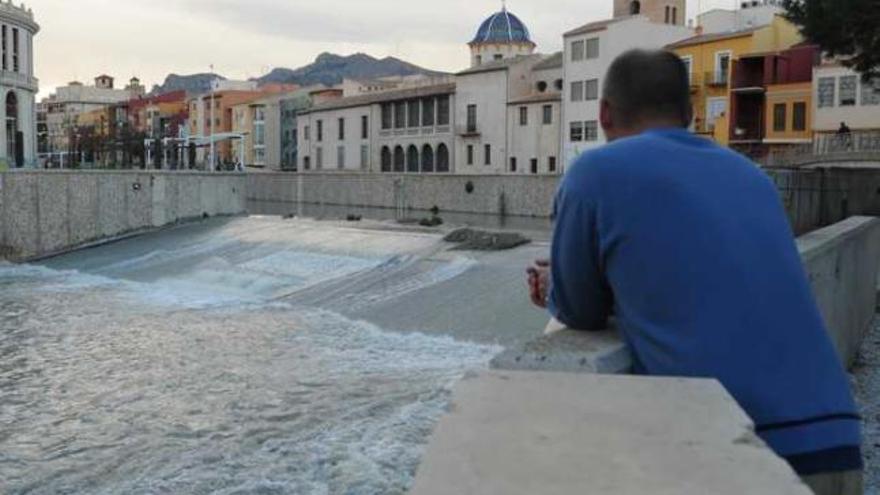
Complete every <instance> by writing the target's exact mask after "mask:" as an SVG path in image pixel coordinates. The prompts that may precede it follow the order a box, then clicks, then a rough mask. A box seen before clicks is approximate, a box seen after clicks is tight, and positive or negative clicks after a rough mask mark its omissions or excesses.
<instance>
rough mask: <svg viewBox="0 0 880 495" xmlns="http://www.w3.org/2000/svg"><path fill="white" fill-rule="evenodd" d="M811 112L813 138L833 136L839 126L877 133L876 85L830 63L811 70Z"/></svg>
mask: <svg viewBox="0 0 880 495" xmlns="http://www.w3.org/2000/svg"><path fill="white" fill-rule="evenodd" d="M811 91H812V94H813V105H812V111H813V112H814V115H815V117H814V119H813V129H814V131H815V132H816V133H817V134H830V133H835V132H837V131H838V130H839V129H840V126H841V124H846V126H847V127H849V128H850V129H851V130H852V131H854V132H856V131H880V82H878V81H864V80H862V76H861V74H859V73H857V72H855V71H853V70H852V69H849V68H847V67H844V66H843V65H841V64H840V63H839V62H837V61H834V60H825V61H823V62H822V64H821V65H818V66H817V67H815V68H814V72H813V87H812V88H811Z"/></svg>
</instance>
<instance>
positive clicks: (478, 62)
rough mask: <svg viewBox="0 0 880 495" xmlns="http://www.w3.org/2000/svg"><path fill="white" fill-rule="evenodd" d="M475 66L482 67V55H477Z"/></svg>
mask: <svg viewBox="0 0 880 495" xmlns="http://www.w3.org/2000/svg"><path fill="white" fill-rule="evenodd" d="M476 65H483V56H482V55H477V63H476Z"/></svg>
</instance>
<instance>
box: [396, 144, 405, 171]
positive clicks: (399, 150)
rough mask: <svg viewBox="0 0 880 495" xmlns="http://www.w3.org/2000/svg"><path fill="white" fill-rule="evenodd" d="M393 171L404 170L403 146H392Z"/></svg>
mask: <svg viewBox="0 0 880 495" xmlns="http://www.w3.org/2000/svg"><path fill="white" fill-rule="evenodd" d="M394 171H395V172H405V171H406V155H405V154H404V153H403V146H398V147H396V148H394Z"/></svg>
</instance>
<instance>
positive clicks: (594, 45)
mask: <svg viewBox="0 0 880 495" xmlns="http://www.w3.org/2000/svg"><path fill="white" fill-rule="evenodd" d="M593 58H599V38H590V39H588V40H587V59H593Z"/></svg>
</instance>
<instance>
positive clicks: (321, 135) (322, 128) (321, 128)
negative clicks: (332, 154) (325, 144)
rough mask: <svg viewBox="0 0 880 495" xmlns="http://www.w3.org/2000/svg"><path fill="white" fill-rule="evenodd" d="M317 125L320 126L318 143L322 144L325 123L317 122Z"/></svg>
mask: <svg viewBox="0 0 880 495" xmlns="http://www.w3.org/2000/svg"><path fill="white" fill-rule="evenodd" d="M317 125H318V130H317V131H316V132H317V133H318V136H317V138H318V142H319V143H320V142H322V141H324V121H323V120H319V121H318V122H317Z"/></svg>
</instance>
